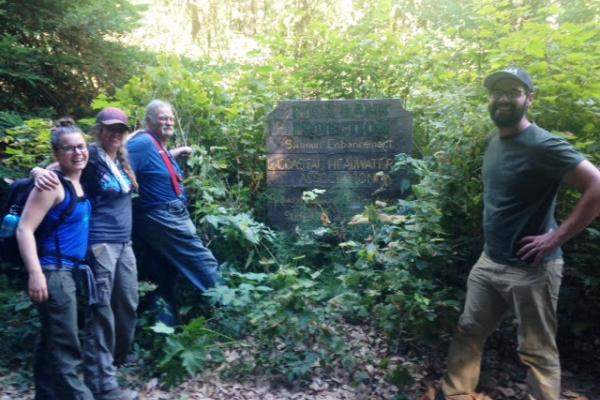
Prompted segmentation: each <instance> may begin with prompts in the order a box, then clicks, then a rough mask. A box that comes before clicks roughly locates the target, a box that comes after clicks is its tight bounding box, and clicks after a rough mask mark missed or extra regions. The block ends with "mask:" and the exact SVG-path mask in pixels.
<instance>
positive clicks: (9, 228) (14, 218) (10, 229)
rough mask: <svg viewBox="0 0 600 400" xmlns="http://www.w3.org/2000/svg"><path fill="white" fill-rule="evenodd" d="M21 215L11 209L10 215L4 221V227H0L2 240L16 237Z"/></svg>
mask: <svg viewBox="0 0 600 400" xmlns="http://www.w3.org/2000/svg"><path fill="white" fill-rule="evenodd" d="M19 219H20V216H19V213H18V210H17V209H15V208H14V207H11V208H10V210H9V211H8V214H6V215H5V216H4V218H3V219H2V226H0V238H7V237H12V236H15V234H16V233H17V225H19Z"/></svg>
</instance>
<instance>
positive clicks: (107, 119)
mask: <svg viewBox="0 0 600 400" xmlns="http://www.w3.org/2000/svg"><path fill="white" fill-rule="evenodd" d="M96 122H98V123H100V124H102V125H124V126H125V127H129V125H128V123H129V119H127V115H125V113H124V112H123V110H121V109H119V108H116V107H106V108H105V109H104V110H102V111H100V112H99V113H98V116H97V117H96Z"/></svg>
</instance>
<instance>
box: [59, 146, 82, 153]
mask: <svg viewBox="0 0 600 400" xmlns="http://www.w3.org/2000/svg"><path fill="white" fill-rule="evenodd" d="M60 149H61V150H62V151H64V152H65V153H67V154H73V153H75V152H76V151H77V152H79V153H85V152H87V146H86V145H85V144H78V145H76V146H60Z"/></svg>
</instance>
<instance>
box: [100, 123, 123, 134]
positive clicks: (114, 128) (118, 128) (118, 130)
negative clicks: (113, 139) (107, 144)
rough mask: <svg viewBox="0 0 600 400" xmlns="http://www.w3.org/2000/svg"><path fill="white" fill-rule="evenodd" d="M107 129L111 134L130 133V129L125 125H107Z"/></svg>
mask: <svg viewBox="0 0 600 400" xmlns="http://www.w3.org/2000/svg"><path fill="white" fill-rule="evenodd" d="M105 128H106V129H107V130H108V131H109V132H110V133H119V134H121V133H125V132H127V131H128V128H127V127H126V126H123V125H106V126H105Z"/></svg>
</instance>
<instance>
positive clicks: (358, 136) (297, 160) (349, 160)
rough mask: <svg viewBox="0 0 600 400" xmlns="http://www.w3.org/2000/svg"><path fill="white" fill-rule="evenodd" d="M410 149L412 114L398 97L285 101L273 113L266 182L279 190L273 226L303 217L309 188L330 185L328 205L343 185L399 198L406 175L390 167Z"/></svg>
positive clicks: (272, 213)
mask: <svg viewBox="0 0 600 400" xmlns="http://www.w3.org/2000/svg"><path fill="white" fill-rule="evenodd" d="M411 150H412V116H411V114H410V113H409V112H407V111H406V110H404V109H403V108H402V106H401V103H400V101H399V100H332V101H285V102H282V103H280V104H279V105H278V106H277V108H276V109H275V110H274V111H273V112H271V114H269V117H268V134H267V184H268V186H269V189H270V190H271V191H273V193H274V192H277V193H278V194H277V196H272V197H273V198H277V200H275V202H276V204H275V203H274V204H272V205H270V206H269V216H270V222H271V225H273V226H274V227H277V228H289V227H292V226H293V225H294V222H296V221H298V220H299V219H300V218H301V217H302V214H303V212H304V211H305V210H306V208H303V207H302V204H301V200H300V197H301V193H302V191H304V190H311V189H316V188H318V189H326V190H327V194H326V195H325V198H323V199H322V201H323V204H325V203H327V202H329V201H330V200H331V199H332V197H331V196H333V195H332V194H331V193H334V192H336V190H338V188H340V187H344V188H349V189H350V190H351V191H352V193H353V194H355V195H356V196H357V198H359V197H360V198H361V199H363V200H364V199H366V198H369V194H373V193H378V195H380V196H385V195H387V196H398V195H399V191H398V187H400V185H398V180H399V179H401V176H400V175H401V174H400V175H398V176H395V177H394V176H391V175H390V174H391V170H392V167H393V165H394V160H395V156H396V154H398V153H410V152H411ZM328 196H329V197H328ZM351 208H352V207H351ZM354 208H356V207H354ZM302 210H304V211H302ZM339 211H340V212H341V211H342V210H339Z"/></svg>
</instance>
